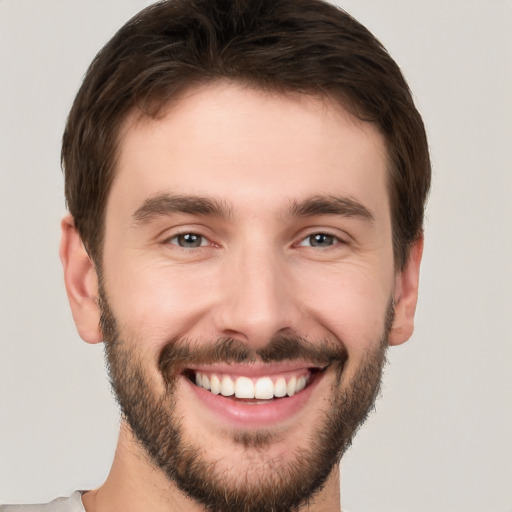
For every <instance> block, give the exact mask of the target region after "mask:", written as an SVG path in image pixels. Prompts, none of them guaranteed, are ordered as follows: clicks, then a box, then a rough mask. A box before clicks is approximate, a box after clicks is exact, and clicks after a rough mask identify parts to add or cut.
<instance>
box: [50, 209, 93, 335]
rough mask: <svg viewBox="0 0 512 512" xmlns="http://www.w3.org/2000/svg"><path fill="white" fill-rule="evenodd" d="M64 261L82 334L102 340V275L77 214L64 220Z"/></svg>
mask: <svg viewBox="0 0 512 512" xmlns="http://www.w3.org/2000/svg"><path fill="white" fill-rule="evenodd" d="M59 254H60V260H61V262H62V267H63V270H64V282H65V284H66V291H67V295H68V300H69V304H70V306H71V312H72V314H73V320H74V321H75V325H76V328H77V330H78V334H79V335H80V337H81V338H82V339H83V340H84V341H86V342H87V343H99V342H101V341H102V334H101V329H100V311H99V308H98V278H97V274H96V269H95V267H94V264H93V262H92V261H91V259H90V258H89V255H88V254H87V252H86V250H85V248H84V246H83V243H82V240H81V238H80V235H79V234H78V232H77V230H76V228H75V224H74V221H73V217H72V216H71V215H66V217H64V218H63V219H62V222H61V241H60V250H59Z"/></svg>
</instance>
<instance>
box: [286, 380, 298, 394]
mask: <svg viewBox="0 0 512 512" xmlns="http://www.w3.org/2000/svg"><path fill="white" fill-rule="evenodd" d="M296 392H297V379H296V378H295V377H292V378H291V379H290V380H289V381H288V384H287V385H286V394H287V395H288V396H293V395H295V393H296Z"/></svg>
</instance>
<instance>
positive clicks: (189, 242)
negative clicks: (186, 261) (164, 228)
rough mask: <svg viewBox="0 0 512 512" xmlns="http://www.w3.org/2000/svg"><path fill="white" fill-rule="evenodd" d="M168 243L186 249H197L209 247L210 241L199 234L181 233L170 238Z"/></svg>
mask: <svg viewBox="0 0 512 512" xmlns="http://www.w3.org/2000/svg"><path fill="white" fill-rule="evenodd" d="M168 243H170V244H174V245H177V246H179V247H182V248H184V249H195V248H197V247H204V246H206V245H209V242H208V240H207V239H206V238H205V237H204V236H202V235H198V234H197V233H180V234H178V235H175V236H173V237H172V238H169V240H168Z"/></svg>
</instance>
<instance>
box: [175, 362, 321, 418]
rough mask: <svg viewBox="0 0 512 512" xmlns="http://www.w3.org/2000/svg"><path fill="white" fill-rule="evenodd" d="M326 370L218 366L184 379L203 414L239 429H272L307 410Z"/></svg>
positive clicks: (195, 371)
mask: <svg viewBox="0 0 512 512" xmlns="http://www.w3.org/2000/svg"><path fill="white" fill-rule="evenodd" d="M327 368H328V366H326V367H314V366H313V367H310V366H298V365H297V364H295V365H293V364H279V365H268V364H267V365H260V366H259V365H238V366H237V365H233V366H232V365H222V366H217V365H215V367H207V366H206V367H201V368H194V369H190V368H189V369H187V370H185V372H184V373H183V376H184V377H185V381H186V382H188V383H189V388H190V389H191V391H192V396H194V397H195V398H196V399H197V400H198V401H199V403H200V404H202V411H203V414H209V413H213V415H214V417H215V418H217V419H218V420H219V419H220V420H221V423H223V424H225V422H227V424H231V425H232V426H235V427H237V428H239V427H243V428H269V427H272V426H277V424H282V423H283V422H286V421H289V420H291V419H292V418H293V417H294V416H296V415H297V414H300V413H301V411H303V410H304V409H305V407H306V406H307V404H308V403H310V397H311V394H312V393H313V390H314V388H315V387H316V386H317V385H318V384H319V382H320V381H321V380H322V378H323V376H324V373H325V371H326V370H327ZM208 411H209V412H208ZM212 419H213V417H212Z"/></svg>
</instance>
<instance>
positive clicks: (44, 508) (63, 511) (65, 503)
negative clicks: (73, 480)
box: [0, 491, 85, 512]
mask: <svg viewBox="0 0 512 512" xmlns="http://www.w3.org/2000/svg"><path fill="white" fill-rule="evenodd" d="M0 512H85V508H84V506H83V504H82V491H75V492H74V493H73V494H72V495H71V496H69V497H67V498H57V499H55V500H53V501H51V502H50V503H46V504H39V505H0Z"/></svg>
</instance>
